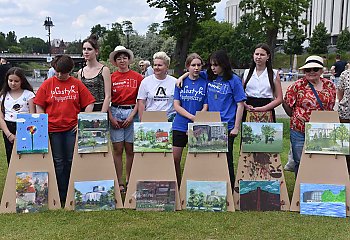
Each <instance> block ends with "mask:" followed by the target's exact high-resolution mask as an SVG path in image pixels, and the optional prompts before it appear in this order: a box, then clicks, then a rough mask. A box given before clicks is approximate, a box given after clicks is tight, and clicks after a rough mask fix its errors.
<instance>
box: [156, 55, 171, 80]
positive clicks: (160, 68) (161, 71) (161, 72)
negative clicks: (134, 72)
mask: <svg viewBox="0 0 350 240" xmlns="http://www.w3.org/2000/svg"><path fill="white" fill-rule="evenodd" d="M153 70H154V75H155V76H156V78H157V79H159V80H163V79H165V77H166V75H167V72H168V66H167V65H166V64H165V62H164V60H162V59H154V61H153Z"/></svg>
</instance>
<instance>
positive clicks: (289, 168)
mask: <svg viewBox="0 0 350 240" xmlns="http://www.w3.org/2000/svg"><path fill="white" fill-rule="evenodd" d="M294 166H295V163H294V161H293V160H292V161H288V162H287V164H286V165H285V166H284V170H285V171H289V172H294Z"/></svg>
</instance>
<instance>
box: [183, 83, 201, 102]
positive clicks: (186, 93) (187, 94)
mask: <svg viewBox="0 0 350 240" xmlns="http://www.w3.org/2000/svg"><path fill="white" fill-rule="evenodd" d="M204 96H205V93H204V88H203V87H200V88H199V89H198V90H196V89H194V88H192V89H189V86H185V87H184V88H183V89H181V90H180V98H181V100H183V101H199V102H200V101H202V99H203V97H204Z"/></svg>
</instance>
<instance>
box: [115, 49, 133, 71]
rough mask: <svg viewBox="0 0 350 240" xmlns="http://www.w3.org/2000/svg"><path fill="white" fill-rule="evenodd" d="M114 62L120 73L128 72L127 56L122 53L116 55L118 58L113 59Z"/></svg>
mask: <svg viewBox="0 0 350 240" xmlns="http://www.w3.org/2000/svg"><path fill="white" fill-rule="evenodd" d="M115 62H116V65H117V67H118V70H119V71H120V72H124V71H128V70H129V63H130V59H129V57H128V55H127V54H124V53H122V54H120V55H118V57H117V58H116V59H115Z"/></svg>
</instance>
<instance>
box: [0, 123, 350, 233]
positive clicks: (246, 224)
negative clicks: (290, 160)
mask: <svg viewBox="0 0 350 240" xmlns="http://www.w3.org/2000/svg"><path fill="white" fill-rule="evenodd" d="M280 122H283V123H284V125H285V126H284V132H285V134H284V150H283V153H282V156H281V158H282V162H283V163H285V162H286V161H287V154H288V150H289V131H288V125H289V122H288V120H287V119H281V120H280ZM238 143H239V140H238V139H237V140H236V143H235V165H236V166H237V160H238ZM0 156H1V161H0V193H1V194H2V190H3V187H4V183H5V178H6V173H7V166H6V158H5V152H4V147H3V143H2V141H0ZM184 156H185V153H184ZM183 164H184V161H182V166H183ZM310 174H312V173H310ZM285 176H286V182H287V187H288V192H289V197H290V199H291V197H292V192H293V188H294V175H293V173H291V172H285ZM349 238H350V222H349V218H346V219H339V218H331V217H317V216H304V215H300V214H299V213H297V212H240V211H236V212H224V213H213V212H190V211H177V212H141V211H136V210H126V209H120V210H114V211H105V212H74V211H65V210H63V209H62V210H56V211H48V212H44V213H35V214H0V239H26V240H27V239H64V240H66V239H181V240H183V239H285V240H287V239H288V240H289V239H349Z"/></svg>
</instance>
